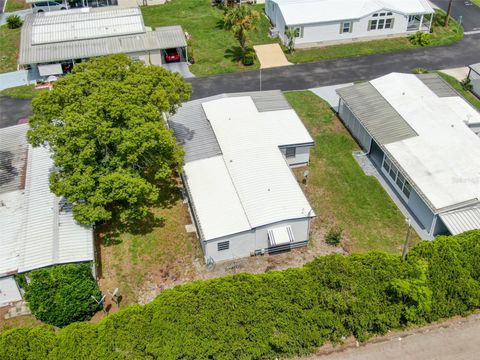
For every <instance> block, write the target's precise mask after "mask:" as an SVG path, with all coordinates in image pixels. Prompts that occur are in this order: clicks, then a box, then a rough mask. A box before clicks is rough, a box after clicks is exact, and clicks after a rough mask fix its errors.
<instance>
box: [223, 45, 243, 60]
mask: <svg viewBox="0 0 480 360" xmlns="http://www.w3.org/2000/svg"><path fill="white" fill-rule="evenodd" d="M223 56H224V57H225V58H226V59H230V60H231V61H232V62H235V63H236V62H239V61H242V59H243V52H242V48H241V47H240V46H233V47H231V48H229V49H227V50H225V53H224V54H223Z"/></svg>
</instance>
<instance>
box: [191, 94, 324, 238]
mask: <svg viewBox="0 0 480 360" xmlns="http://www.w3.org/2000/svg"><path fill="white" fill-rule="evenodd" d="M202 106H203V109H204V111H205V114H206V117H207V119H208V120H209V122H210V123H211V125H212V128H213V131H214V132H215V136H216V138H217V140H218V143H219V145H220V148H221V151H222V155H219V156H215V157H211V158H206V159H201V160H195V161H191V162H188V163H187V164H186V165H185V168H184V171H185V178H186V180H187V186H188V190H189V192H190V195H191V199H192V203H193V207H194V211H195V213H196V215H197V218H198V221H199V222H200V224H199V226H200V228H201V231H202V234H203V239H204V240H209V239H213V238H217V237H221V236H226V235H230V234H234V233H238V232H241V231H246V230H250V229H252V228H255V227H258V226H262V225H268V224H271V223H275V222H279V221H284V220H290V219H297V218H304V217H311V216H314V215H315V214H314V212H313V210H312V208H311V206H310V204H309V203H308V201H307V199H306V197H305V195H304V194H303V192H302V190H301V188H300V186H299V185H298V183H297V180H296V179H295V177H294V175H293V173H292V171H291V170H290V168H289V166H288V164H287V163H286V161H285V158H284V157H283V155H282V153H281V151H280V149H279V146H282V145H293V144H306V143H308V144H310V143H312V142H313V140H312V138H311V136H310V135H309V134H308V132H307V130H306V129H305V127H304V125H303V124H302V122H301V120H300V119H299V118H298V116H297V114H296V113H295V111H294V110H292V109H289V110H278V111H264V112H259V111H258V109H257V107H256V106H255V104H254V102H253V100H252V98H251V97H250V96H243V97H242V96H240V97H233V98H223V99H219V100H213V101H208V102H205V103H203V104H202Z"/></svg>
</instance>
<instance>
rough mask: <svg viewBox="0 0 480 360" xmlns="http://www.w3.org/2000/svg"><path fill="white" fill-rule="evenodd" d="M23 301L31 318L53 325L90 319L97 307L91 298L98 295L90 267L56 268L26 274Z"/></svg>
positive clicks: (60, 266)
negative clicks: (26, 282) (28, 308)
mask: <svg viewBox="0 0 480 360" xmlns="http://www.w3.org/2000/svg"><path fill="white" fill-rule="evenodd" d="M28 278H30V283H29V284H28V285H27V286H26V288H25V299H26V300H27V301H28V305H29V307H30V310H31V311H32V313H33V315H35V317H36V318H37V319H39V320H42V321H44V322H45V323H47V324H50V325H54V326H60V327H61V326H65V325H68V324H70V323H72V322H75V321H84V320H90V318H91V317H92V315H93V314H94V313H95V312H97V311H98V310H101V307H99V305H98V304H97V303H96V302H95V301H94V300H93V299H92V296H95V297H96V298H97V299H100V297H101V293H100V290H99V289H98V286H97V283H96V281H95V279H94V278H93V276H92V272H91V268H90V264H88V263H83V264H68V265H57V266H52V267H48V268H43V269H38V270H33V271H31V272H29V273H28Z"/></svg>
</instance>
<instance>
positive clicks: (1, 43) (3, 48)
mask: <svg viewBox="0 0 480 360" xmlns="http://www.w3.org/2000/svg"><path fill="white" fill-rule="evenodd" d="M19 46H20V29H13V30H11V29H8V28H7V26H6V25H3V26H0V73H4V72H8V71H15V70H17V52H18V48H19Z"/></svg>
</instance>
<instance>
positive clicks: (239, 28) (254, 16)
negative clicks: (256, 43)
mask: <svg viewBox="0 0 480 360" xmlns="http://www.w3.org/2000/svg"><path fill="white" fill-rule="evenodd" d="M259 18H260V14H259V13H258V11H255V10H253V9H252V7H251V6H248V5H240V6H235V7H231V8H228V9H227V10H226V11H225V14H224V16H223V24H224V27H225V29H227V30H231V31H232V32H233V34H234V36H235V38H236V39H237V40H238V43H239V44H240V49H241V50H242V55H243V56H244V55H245V54H246V52H247V41H248V33H249V32H250V31H251V30H253V29H255V26H256V23H257V21H258V19H259Z"/></svg>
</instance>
